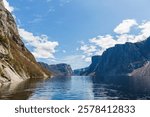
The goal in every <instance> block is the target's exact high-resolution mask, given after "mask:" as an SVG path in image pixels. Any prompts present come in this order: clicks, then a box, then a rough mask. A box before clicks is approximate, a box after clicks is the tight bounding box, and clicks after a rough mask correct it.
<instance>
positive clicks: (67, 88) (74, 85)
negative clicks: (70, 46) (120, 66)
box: [0, 76, 150, 100]
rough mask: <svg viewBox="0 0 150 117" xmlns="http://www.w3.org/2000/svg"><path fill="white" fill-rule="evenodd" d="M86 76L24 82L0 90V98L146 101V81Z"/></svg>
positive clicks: (148, 86) (149, 85) (148, 94)
mask: <svg viewBox="0 0 150 117" xmlns="http://www.w3.org/2000/svg"><path fill="white" fill-rule="evenodd" d="M98 79H99V78H92V77H87V76H72V77H54V78H51V79H47V80H38V81H37V79H36V80H34V79H32V80H28V81H24V82H22V83H19V84H12V85H6V86H3V87H1V90H0V99H23V100H25V99H29V100H39V99H42V100H43V99H46V100H104V99H150V80H149V79H150V78H149V77H148V78H140V80H139V79H138V78H130V77H115V78H114V77H110V78H107V80H105V81H104V80H103V81H101V80H98Z"/></svg>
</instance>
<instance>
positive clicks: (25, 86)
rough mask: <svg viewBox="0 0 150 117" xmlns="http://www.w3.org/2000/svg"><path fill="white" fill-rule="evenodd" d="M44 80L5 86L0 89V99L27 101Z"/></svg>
mask: <svg viewBox="0 0 150 117" xmlns="http://www.w3.org/2000/svg"><path fill="white" fill-rule="evenodd" d="M43 82H44V80H34V79H32V80H26V81H23V82H19V83H14V84H5V85H2V86H1V87H0V99H11V100H26V99H28V98H29V97H30V96H31V95H32V93H33V92H34V90H35V88H36V87H37V86H39V83H43Z"/></svg>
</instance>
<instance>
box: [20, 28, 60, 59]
mask: <svg viewBox="0 0 150 117" xmlns="http://www.w3.org/2000/svg"><path fill="white" fill-rule="evenodd" d="M18 30H19V34H20V36H21V37H22V38H23V40H24V41H25V43H26V45H28V46H29V47H31V48H34V49H33V51H32V54H33V55H34V56H35V57H36V58H55V57H54V53H55V52H56V50H55V48H56V47H57V46H58V45H59V44H58V42H51V41H49V40H48V37H47V36H46V35H40V36H35V35H33V33H31V32H28V31H26V30H25V29H22V28H19V29H18Z"/></svg>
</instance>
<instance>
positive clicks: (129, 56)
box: [84, 38, 150, 76]
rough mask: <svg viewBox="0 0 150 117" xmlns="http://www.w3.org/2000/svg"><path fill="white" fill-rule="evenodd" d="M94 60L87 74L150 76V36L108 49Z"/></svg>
mask: <svg viewBox="0 0 150 117" xmlns="http://www.w3.org/2000/svg"><path fill="white" fill-rule="evenodd" d="M93 58H95V59H96V61H92V64H91V65H90V66H89V68H88V70H87V71H86V72H85V73H84V74H86V75H90V74H93V75H96V76H108V75H109V76H119V75H131V76H150V64H149V61H150V38H148V39H147V40H145V41H142V42H138V43H126V44H122V45H116V46H115V47H112V48H109V49H107V50H106V51H105V52H104V53H103V55H102V56H100V57H99V58H98V60H97V57H93Z"/></svg>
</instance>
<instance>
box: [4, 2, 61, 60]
mask: <svg viewBox="0 0 150 117" xmlns="http://www.w3.org/2000/svg"><path fill="white" fill-rule="evenodd" d="M3 2H4V6H5V8H6V9H7V10H8V11H9V12H13V11H14V7H12V6H10V4H9V3H8V1H7V0H3ZM18 31H19V34H20V36H21V37H22V39H23V40H24V42H25V45H27V46H28V48H29V49H31V50H32V51H31V52H32V54H33V55H34V56H35V58H44V59H47V58H50V59H54V58H55V57H54V54H55V52H56V50H55V49H56V47H57V46H58V45H59V43H58V42H55V41H54V42H52V41H49V39H48V36H47V35H44V34H42V35H40V36H35V35H34V34H33V33H32V32H29V31H27V30H25V29H23V28H20V27H18Z"/></svg>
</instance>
